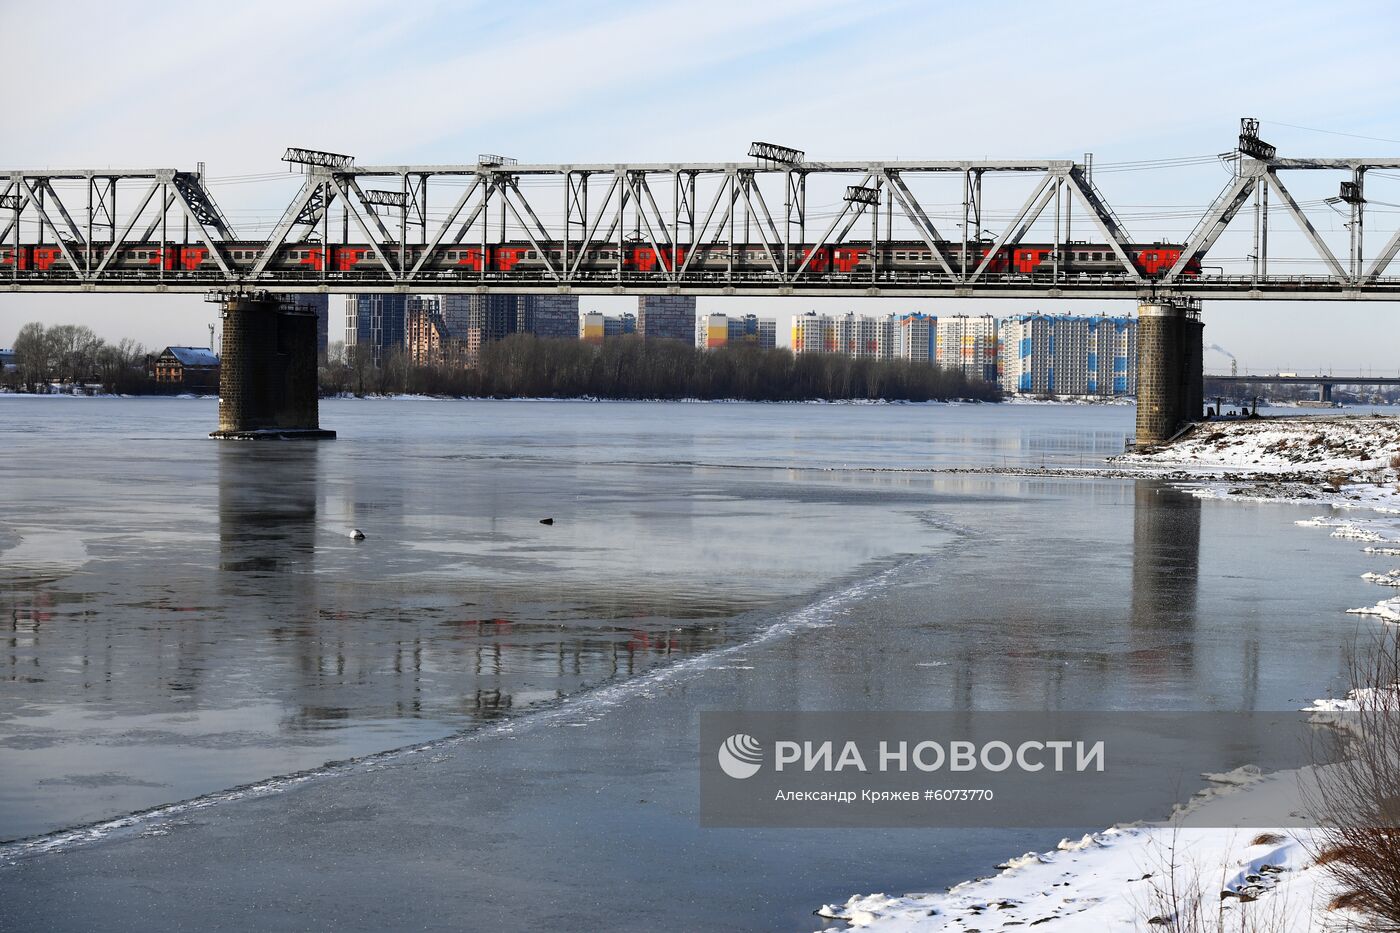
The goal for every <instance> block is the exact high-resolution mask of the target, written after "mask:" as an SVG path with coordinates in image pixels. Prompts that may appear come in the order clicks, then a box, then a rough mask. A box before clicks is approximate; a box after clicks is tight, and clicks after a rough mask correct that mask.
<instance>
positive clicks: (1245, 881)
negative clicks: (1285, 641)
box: [817, 416, 1400, 933]
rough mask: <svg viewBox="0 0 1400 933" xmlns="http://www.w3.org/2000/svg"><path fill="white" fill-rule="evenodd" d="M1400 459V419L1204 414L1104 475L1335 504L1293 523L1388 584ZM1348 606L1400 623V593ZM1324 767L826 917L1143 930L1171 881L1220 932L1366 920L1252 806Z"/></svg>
mask: <svg viewBox="0 0 1400 933" xmlns="http://www.w3.org/2000/svg"><path fill="white" fill-rule="evenodd" d="M1397 465H1400V418H1392V417H1373V416H1364V417H1340V418H1339V417H1328V418H1318V417H1314V418H1308V417H1302V418H1287V419H1259V420H1253V421H1236V422H1216V423H1210V424H1205V425H1202V426H1200V427H1199V428H1198V429H1196V430H1195V431H1194V432H1193V433H1192V434H1190V435H1188V436H1187V437H1185V438H1184V439H1182V440H1180V441H1179V442H1178V443H1176V444H1174V445H1172V446H1170V447H1164V448H1161V449H1158V450H1154V451H1147V452H1142V453H1135V454H1128V455H1124V456H1122V457H1119V458H1116V460H1115V465H1114V469H1113V470H1112V471H1109V472H1112V473H1113V474H1114V475H1139V476H1144V477H1149V476H1151V477H1159V478H1163V479H1166V480H1168V481H1170V482H1172V483H1173V484H1174V485H1178V486H1180V487H1182V488H1184V489H1186V490H1188V491H1190V492H1191V493H1192V494H1194V495H1197V496H1200V497H1202V498H1219V499H1234V500H1236V501H1239V500H1245V501H1260V502H1266V501H1274V502H1278V501H1284V502H1304V503H1316V504H1317V505H1318V506H1320V507H1322V508H1325V509H1326V510H1327V511H1326V512H1325V513H1324V514H1320V515H1318V516H1317V517H1316V518H1312V519H1308V520H1304V521H1300V522H1299V523H1298V524H1299V525H1303V526H1307V527H1309V528H1321V529H1330V533H1331V534H1332V535H1333V536H1334V537H1338V538H1349V539H1353V540H1355V541H1356V542H1357V544H1358V546H1359V547H1360V549H1361V550H1362V551H1363V552H1364V553H1366V554H1368V555H1371V556H1373V557H1375V558H1377V559H1378V560H1382V559H1384V560H1385V563H1382V564H1379V565H1378V569H1377V570H1376V571H1374V572H1368V573H1366V574H1364V575H1363V579H1366V580H1367V581H1369V582H1372V583H1375V584H1377V585H1378V586H1382V587H1387V588H1390V589H1389V590H1388V592H1389V593H1392V594H1393V593H1395V592H1396V590H1395V589H1394V588H1395V587H1400V567H1391V566H1389V565H1391V564H1397V563H1400V560H1396V559H1397V558H1400V475H1397V470H1396V466H1397ZM1338 608H1339V610H1340V609H1342V608H1345V607H1338ZM1348 611H1349V612H1353V613H1358V614H1363V615H1368V616H1373V617H1375V618H1376V619H1378V620H1380V621H1383V622H1387V623H1396V624H1400V596H1391V597H1389V598H1385V599H1381V600H1380V601H1379V602H1378V603H1377V604H1376V605H1375V606H1371V607H1358V608H1353V609H1349V610H1348ZM1363 689H1364V688H1363ZM1356 696H1357V692H1355V691H1354V692H1353V694H1352V695H1350V696H1348V697H1346V698H1339V699H1332V698H1324V699H1319V700H1317V701H1315V702H1314V703H1313V704H1312V705H1310V706H1309V707H1308V709H1309V710H1312V711H1315V712H1316V714H1317V715H1318V716H1326V715H1327V713H1328V712H1334V711H1339V710H1354V709H1356V708H1357V706H1358V702H1357V699H1356ZM1313 777H1314V775H1313V774H1312V772H1311V769H1304V770H1303V771H1299V772H1284V773H1279V774H1269V775H1261V774H1259V773H1258V772H1257V771H1255V770H1252V769H1238V770H1237V771H1233V772H1229V773H1228V774H1221V775H1203V779H1204V780H1205V781H1206V782H1207V784H1208V786H1209V788H1210V789H1209V790H1207V791H1206V792H1204V793H1203V794H1198V795H1197V799H1196V800H1195V801H1193V802H1192V803H1191V804H1190V805H1188V806H1186V807H1184V808H1183V810H1182V814H1181V815H1182V817H1183V818H1184V822H1178V823H1176V824H1166V823H1153V824H1144V823H1137V824H1127V825H1120V826H1115V827H1112V828H1109V829H1107V830H1105V831H1103V832H1099V833H1094V834H1091V835H1088V836H1085V837H1083V838H1082V839H1072V840H1071V839H1067V840H1063V841H1061V843H1060V844H1059V845H1058V846H1057V847H1056V848H1055V849H1053V850H1051V851H1049V852H1028V853H1026V854H1024V855H1021V856H1019V857H1016V858H1011V859H1008V860H1007V861H1006V862H1004V863H1002V864H1001V865H998V866H996V868H997V869H998V872H997V873H996V874H994V875H991V876H989V877H985V878H979V879H976V880H972V881H967V882H964V883H962V884H959V885H955V886H954V887H952V888H951V889H949V890H947V891H943V892H930V893H912V894H905V895H902V896H888V895H886V894H868V895H857V896H854V897H851V898H850V899H849V900H847V901H846V902H845V903H842V904H828V905H825V906H823V907H822V908H821V909H820V910H818V911H817V915H818V916H819V917H820V918H822V919H823V920H825V921H827V923H828V925H827V926H826V927H824V928H823V929H825V930H832V931H837V930H846V929H852V928H855V929H861V930H872V931H961V933H971V931H983V933H985V931H990V930H1000V929H1010V928H1013V927H1021V926H1027V927H1029V926H1036V927H1039V928H1042V929H1044V930H1045V931H1047V933H1101V931H1104V930H1144V931H1146V930H1152V929H1162V928H1164V927H1165V926H1166V923H1167V921H1166V919H1165V917H1166V914H1168V913H1170V909H1171V908H1170V905H1169V904H1168V903H1167V902H1168V901H1169V900H1170V899H1171V898H1170V897H1168V896H1167V895H1166V892H1168V891H1169V890H1170V889H1172V888H1173V887H1175V889H1176V890H1177V891H1178V892H1182V891H1186V892H1188V895H1187V898H1186V899H1187V900H1190V894H1189V892H1192V891H1194V892H1196V894H1198V895H1199V899H1198V903H1199V909H1200V911H1201V913H1202V914H1203V915H1205V916H1206V917H1207V918H1208V920H1209V921H1210V923H1211V924H1212V926H1211V928H1213V929H1214V928H1217V926H1218V927H1219V928H1220V929H1222V930H1231V929H1234V930H1245V929H1249V930H1277V931H1284V933H1303V931H1319V930H1333V929H1335V930H1342V929H1355V928H1356V926H1357V923H1356V921H1357V919H1358V918H1357V917H1356V916H1355V915H1352V914H1351V913H1350V912H1348V911H1346V910H1340V909H1338V910H1334V909H1330V907H1329V903H1330V902H1331V900H1332V898H1333V897H1334V896H1335V894H1336V893H1337V892H1336V889H1335V886H1334V885H1333V883H1332V881H1331V878H1330V876H1329V875H1328V873H1327V872H1326V871H1325V870H1323V869H1322V868H1320V867H1319V866H1318V865H1317V864H1315V863H1314V861H1313V858H1312V854H1311V853H1312V852H1313V851H1315V849H1316V844H1317V842H1318V841H1319V840H1318V839H1317V838H1316V837H1315V836H1314V834H1313V833H1312V832H1311V831H1307V830H1296V829H1294V830H1285V829H1259V828H1257V827H1258V826H1259V825H1260V824H1259V821H1257V820H1251V819H1250V814H1251V813H1263V812H1272V813H1279V812H1289V811H1290V810H1292V809H1294V808H1295V807H1296V806H1299V805H1301V801H1302V799H1304V797H1305V796H1306V794H1307V788H1308V786H1309V785H1312V784H1313ZM1264 808H1269V809H1264ZM1191 823H1197V824H1198V825H1214V826H1231V825H1234V826H1240V827H1253V828H1248V829H1246V828H1240V829H1238V830H1228V829H1193V828H1189V826H1190V824H1191ZM1222 908H1223V913H1221V914H1218V913H1217V911H1219V910H1221V909H1222ZM1221 918H1223V921H1221V922H1220V923H1219V924H1217V921H1218V920H1221Z"/></svg>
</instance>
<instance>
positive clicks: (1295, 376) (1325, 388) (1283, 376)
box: [1205, 373, 1400, 402]
mask: <svg viewBox="0 0 1400 933" xmlns="http://www.w3.org/2000/svg"><path fill="white" fill-rule="evenodd" d="M1205 378H1206V379H1207V380H1209V381H1211V382H1217V383H1222V384H1224V385H1229V386H1237V385H1266V386H1300V385H1301V386H1317V400H1318V401H1319V402H1330V401H1332V387H1333V386H1400V376H1362V375H1345V374H1343V375H1338V374H1335V373H1325V374H1323V373H1319V374H1318V375H1315V376H1313V375H1301V374H1299V373H1273V374H1272V375H1263V376H1251V375H1243V376H1241V375H1238V374H1236V375H1230V376H1217V375H1207V376H1206V377H1205Z"/></svg>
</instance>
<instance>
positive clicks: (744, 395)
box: [321, 334, 1001, 402]
mask: <svg viewBox="0 0 1400 933" xmlns="http://www.w3.org/2000/svg"><path fill="white" fill-rule="evenodd" d="M321 383H322V389H323V391H325V392H327V393H328V394H339V393H347V392H348V393H354V394H356V395H374V394H389V393H399V392H405V393H420V394H425V395H459V396H478V397H519V396H525V397H534V398H577V397H580V396H593V397H596V398H623V399H677V398H698V399H744V400H748V401H763V402H771V401H804V400H808V399H885V400H889V401H911V402H923V401H929V400H933V399H953V398H967V399H981V400H984V401H999V400H1000V399H1001V390H1000V389H999V388H998V387H997V386H995V385H992V384H990V383H986V382H982V381H980V380H979V381H973V380H969V379H968V378H967V377H966V376H964V375H963V374H962V373H961V372H960V371H956V370H945V369H939V368H938V367H936V366H931V365H929V364H928V363H913V362H908V361H904V360H868V359H852V358H850V357H847V356H840V355H836V354H802V355H794V354H793V353H792V352H791V351H789V350H786V349H777V350H759V349H757V348H755V347H728V348H725V349H721V350H699V349H697V348H695V347H693V346H690V345H688V344H685V343H683V342H681V341H677V340H642V339H640V338H637V337H620V338H615V339H611V340H608V341H606V342H604V343H603V344H601V345H597V344H588V343H583V342H581V341H572V340H541V339H539V338H537V337H534V336H532V335H529V334H513V335H511V336H509V337H507V338H506V339H504V340H501V341H497V342H493V343H489V344H487V345H486V346H485V347H483V348H482V351H481V356H480V359H479V360H478V361H477V365H476V366H475V367H474V368H470V369H466V368H462V367H456V366H415V365H413V364H412V363H411V362H410V361H409V360H408V359H407V358H406V357H404V356H403V355H402V354H401V353H398V352H393V351H385V353H384V356H383V357H382V358H381V360H380V365H379V366H378V367H375V366H374V365H373V362H372V360H371V359H370V357H369V355H368V353H367V348H363V347H357V348H354V349H353V350H352V351H351V352H350V353H348V354H347V353H346V352H345V351H344V348H343V347H340V346H337V347H334V348H332V353H331V354H330V359H329V362H328V363H327V365H326V366H325V367H323V368H322V372H321Z"/></svg>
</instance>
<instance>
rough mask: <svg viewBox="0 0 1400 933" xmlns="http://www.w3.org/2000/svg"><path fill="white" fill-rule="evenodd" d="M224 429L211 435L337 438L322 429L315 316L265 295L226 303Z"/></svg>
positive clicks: (221, 411)
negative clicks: (286, 305)
mask: <svg viewBox="0 0 1400 933" xmlns="http://www.w3.org/2000/svg"><path fill="white" fill-rule="evenodd" d="M221 316H222V318H223V329H224V337H223V347H222V352H221V357H222V358H221V360H220V365H219V429H218V430H217V431H214V432H213V433H212V434H210V437H222V438H239V439H251V438H267V437H272V438H282V437H306V438H329V437H335V432H334V431H324V430H322V429H321V422H320V411H319V392H318V389H317V380H316V363H317V360H316V315H315V314H314V313H309V312H305V311H300V310H296V309H292V308H288V307H284V306H283V304H282V302H280V301H279V300H278V299H276V298H273V297H271V296H270V295H268V294H267V293H265V292H260V293H254V294H240V295H231V296H228V297H226V298H225V299H224V304H223V312H222V315H221Z"/></svg>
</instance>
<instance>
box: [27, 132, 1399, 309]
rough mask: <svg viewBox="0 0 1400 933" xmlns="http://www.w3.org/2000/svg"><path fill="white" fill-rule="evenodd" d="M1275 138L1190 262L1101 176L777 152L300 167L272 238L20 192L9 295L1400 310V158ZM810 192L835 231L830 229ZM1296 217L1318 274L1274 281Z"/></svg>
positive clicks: (205, 200) (87, 184)
mask: <svg viewBox="0 0 1400 933" xmlns="http://www.w3.org/2000/svg"><path fill="white" fill-rule="evenodd" d="M1255 130H1257V125H1256V126H1255V127H1253V128H1251V127H1248V126H1246V128H1245V132H1244V133H1242V134H1241V136H1240V148H1239V149H1237V150H1236V151H1235V152H1234V153H1233V154H1230V157H1229V162H1228V164H1229V165H1230V166H1231V167H1232V172H1231V175H1230V180H1229V182H1228V183H1227V184H1226V186H1225V188H1224V190H1223V191H1221V192H1220V193H1219V195H1218V196H1217V197H1215V199H1214V200H1213V201H1212V202H1211V204H1210V206H1209V207H1208V208H1207V209H1206V211H1205V212H1204V214H1203V215H1201V216H1200V218H1199V220H1198V221H1197V222H1196V224H1195V227H1194V229H1193V230H1192V232H1191V233H1190V234H1189V236H1187V237H1186V238H1185V239H1182V240H1178V241H1177V242H1175V243H1171V242H1164V241H1162V240H1160V239H1155V238H1154V239H1144V238H1141V237H1139V238H1134V237H1133V236H1132V235H1130V234H1129V233H1128V231H1127V230H1126V228H1125V226H1124V224H1123V223H1122V222H1121V221H1120V220H1119V218H1118V214H1117V213H1116V212H1115V211H1114V209H1113V208H1112V207H1111V206H1110V205H1109V203H1108V201H1107V200H1106V199H1105V198H1104V196H1103V194H1102V193H1101V192H1100V191H1099V189H1098V188H1097V187H1096V186H1095V185H1094V183H1093V180H1092V172H1091V168H1090V166H1089V165H1088V164H1086V163H1087V160H1086V163H1081V162H1076V161H1070V160H1039V161H1034V160H1033V161H941V162H903V161H899V162H815V161H808V160H806V158H805V156H804V154H803V153H801V152H798V151H796V150H791V149H786V148H784V147H780V146H774V145H770V144H764V143H755V144H754V146H753V148H752V149H751V150H750V156H752V157H753V161H752V162H744V163H678V164H616V165H614V164H589V165H521V164H515V163H514V162H513V161H512V160H510V159H506V158H504V157H499V156H481V157H480V158H478V160H477V161H476V162H475V163H472V164H467V165H397V166H368V167H367V166H357V165H355V164H354V160H353V158H351V157H349V156H340V155H336V154H334V153H324V152H317V151H314V150H301V149H292V150H288V152H287V154H286V155H285V156H284V160H286V161H288V162H290V163H293V164H295V165H297V166H298V167H300V168H301V169H302V171H303V173H304V174H303V176H302V183H301V185H300V189H299V190H298V191H297V193H296V195H295V196H294V197H293V198H292V200H291V202H290V203H289V204H287V205H286V208H285V210H284V211H283V212H282V215H281V219H280V220H279V221H278V222H277V224H276V226H275V227H274V228H273V230H272V232H271V234H270V235H268V236H265V237H259V238H255V239H247V238H242V237H240V236H239V234H238V233H237V232H236V231H235V229H234V225H233V224H232V223H231V222H230V221H229V219H228V217H227V215H226V214H225V213H224V212H223V211H222V210H221V209H220V207H219V205H218V204H217V203H216V202H215V200H214V197H213V196H212V194H211V193H210V191H209V186H208V184H207V183H206V179H205V178H204V175H203V173H202V171H195V172H190V171H180V170H177V169H133V170H112V169H107V170H98V169H91V170H81V171H64V170H59V171H54V170H43V171H11V172H8V173H3V172H0V183H3V189H0V291H4V290H6V289H8V290H10V291H14V292H205V291H210V290H215V291H220V292H224V293H237V292H240V291H244V290H248V291H251V290H254V289H268V290H273V291H278V292H292V293H296V292H426V293H443V292H489V291H503V292H524V293H564V294H569V293H575V294H703V295H843V296H866V295H871V296H873V295H903V296H936V297H1002V298H1042V299H1044V298H1095V299H1102V298H1130V297H1136V298H1138V299H1140V300H1149V299H1171V298H1193V299H1203V298H1228V299H1310V300H1315V299H1336V300H1368V299H1378V300H1394V299H1396V298H1400V274H1395V275H1391V274H1388V273H1389V272H1390V271H1391V265H1392V260H1393V259H1394V258H1395V255H1396V253H1397V252H1400V231H1397V232H1396V233H1395V234H1393V235H1391V236H1390V237H1389V239H1388V240H1387V241H1386V242H1385V244H1384V246H1383V247H1382V248H1381V249H1380V250H1379V252H1375V253H1373V254H1370V255H1368V254H1366V253H1365V252H1364V241H1363V231H1364V229H1365V223H1366V216H1367V199H1366V195H1365V183H1366V175H1367V173H1368V172H1370V171H1373V170H1397V169H1400V159H1375V158H1355V159H1348V158H1343V159H1337V158H1315V159H1310V158H1276V157H1275V156H1274V152H1273V147H1271V146H1268V145H1267V144H1264V143H1262V142H1261V141H1259V140H1258V138H1257V135H1256V133H1255ZM1299 173H1331V175H1332V177H1333V178H1334V179H1335V180H1337V181H1339V183H1340V185H1339V190H1340V195H1339V196H1338V197H1337V198H1333V199H1329V200H1330V201H1331V202H1335V203H1336V204H1337V205H1338V206H1339V209H1340V210H1341V211H1344V212H1345V214H1346V215H1347V216H1349V218H1350V221H1349V223H1348V224H1347V227H1348V229H1349V244H1348V250H1347V253H1346V255H1338V254H1336V253H1334V252H1333V250H1332V249H1331V248H1330V247H1329V245H1328V243H1327V242H1326V241H1325V240H1324V237H1323V236H1322V235H1321V234H1320V233H1319V231H1318V230H1317V228H1316V227H1315V226H1314V224H1313V223H1312V222H1311V221H1310V220H1309V218H1308V217H1307V216H1306V214H1305V213H1304V211H1303V210H1302V208H1301V207H1300V206H1299V201H1298V200H1297V199H1296V198H1295V197H1294V196H1293V194H1292V193H1291V192H1290V189H1289V187H1288V184H1286V183H1285V180H1284V179H1285V176H1288V177H1289V178H1290V179H1292V178H1296V177H1298V175H1299ZM1005 175H1014V176H1017V177H1019V178H1020V179H1021V180H1022V182H1023V183H1024V182H1029V187H1030V193H1029V195H1028V196H1026V197H1025V199H1024V201H1023V202H1022V203H1020V206H1019V208H1017V209H1016V210H1014V212H1013V213H1012V214H1011V215H1010V216H1011V220H1010V222H1009V223H1006V224H1005V225H1004V226H1000V225H998V226H1000V228H999V229H993V228H991V227H989V226H987V225H984V223H983V218H984V216H986V215H989V214H990V211H988V210H987V208H988V204H987V199H986V198H985V197H984V194H983V187H984V182H986V181H988V180H989V179H993V178H996V177H999V176H1005ZM935 182H936V183H941V184H943V185H944V186H946V189H947V190H949V191H953V190H956V191H957V192H958V194H957V195H955V196H954V198H948V199H945V200H943V201H942V202H940V203H939V205H937V206H938V207H939V208H941V213H940V211H938V210H934V209H933V208H932V207H931V206H930V205H931V204H932V202H931V201H930V199H929V196H928V195H927V194H925V193H920V194H916V191H922V190H923V189H924V188H926V187H927V185H929V184H932V183H935ZM1290 183H1291V182H1290ZM1024 188H1025V184H1023V185H1022V186H1021V190H1024ZM809 189H811V190H814V191H815V190H818V189H820V190H822V191H825V192H832V193H834V194H833V195H832V196H833V197H835V198H839V200H837V201H836V208H834V209H831V208H827V209H822V210H816V209H810V210H809V206H808V193H809ZM842 191H844V194H841V192H842ZM119 195H120V197H119ZM430 196H431V201H430ZM1251 199H1252V202H1253V208H1252V210H1246V207H1247V206H1248V205H1249V204H1250V202H1251ZM430 203H431V204H432V206H433V211H432V212H430V210H429V205H430ZM950 203H952V204H955V205H956V206H955V207H953V208H951V210H950V209H949V207H948V205H949V204H950ZM443 205H450V206H449V207H448V208H447V209H446V211H445V212H444V211H443V209H442V208H443ZM1271 205H1272V207H1271ZM1280 213H1281V214H1282V215H1284V222H1285V225H1287V226H1288V227H1289V228H1290V229H1289V230H1287V231H1284V232H1285V233H1287V234H1289V235H1291V236H1293V237H1294V239H1295V241H1296V240H1298V238H1299V237H1301V240H1302V241H1304V242H1306V243H1307V244H1308V245H1309V246H1310V247H1311V250H1312V252H1314V253H1315V254H1316V262H1315V263H1314V266H1315V267H1316V269H1317V270H1319V271H1318V272H1317V273H1316V274H1306V275H1285V274H1278V272H1277V269H1278V266H1279V265H1280V264H1281V263H1276V264H1275V268H1274V269H1273V270H1271V269H1270V266H1269V259H1270V252H1269V243H1270V232H1271V229H1273V230H1274V234H1275V241H1277V239H1278V238H1279V237H1280V232H1279V230H1278V229H1277V228H1276V226H1271V224H1272V221H1271V218H1272V217H1276V216H1277V215H1278V214H1280ZM958 214H960V217H961V222H958V220H957V219H956V215H958ZM950 216H953V217H954V219H953V220H951V221H950V220H949V219H948V218H949V217H950ZM1001 216H1003V217H1004V216H1005V213H1004V212H1003V213H1002V215H1001ZM934 217H939V218H940V222H941V223H943V224H944V227H945V229H939V227H937V226H935V223H934V219H933V218H934ZM1071 217H1072V218H1073V221H1074V223H1075V225H1076V226H1075V227H1074V228H1073V231H1071V227H1070V223H1071ZM542 218H544V219H542ZM1232 223H1233V224H1236V225H1237V227H1242V228H1252V234H1253V243H1254V247H1255V248H1254V250H1253V251H1252V253H1251V254H1250V259H1251V260H1252V268H1251V269H1250V270H1249V272H1248V273H1247V274H1226V273H1225V272H1224V271H1223V268H1222V267H1213V266H1211V265H1210V264H1209V259H1210V257H1209V253H1210V250H1211V249H1212V247H1213V246H1215V245H1216V243H1217V242H1218V241H1219V239H1220V237H1221V235H1222V234H1223V233H1225V231H1226V230H1227V229H1229V228H1230V227H1231V225H1232ZM1086 229H1087V233H1086V232H1085V230H1086ZM950 231H951V232H950ZM1071 232H1074V233H1077V234H1078V235H1079V236H1080V237H1081V238H1082V237H1086V236H1087V237H1088V238H1089V239H1071V237H1070V233H1071ZM1236 232H1237V233H1244V232H1246V231H1245V230H1237V231H1236Z"/></svg>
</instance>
